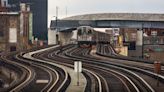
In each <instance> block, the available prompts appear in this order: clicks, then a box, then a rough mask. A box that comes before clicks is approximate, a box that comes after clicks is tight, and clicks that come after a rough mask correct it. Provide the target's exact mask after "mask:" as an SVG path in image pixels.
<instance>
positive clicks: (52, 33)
mask: <svg viewBox="0 0 164 92" xmlns="http://www.w3.org/2000/svg"><path fill="white" fill-rule="evenodd" d="M57 42H58V39H57V31H56V30H51V29H49V30H48V45H54V44H57Z"/></svg>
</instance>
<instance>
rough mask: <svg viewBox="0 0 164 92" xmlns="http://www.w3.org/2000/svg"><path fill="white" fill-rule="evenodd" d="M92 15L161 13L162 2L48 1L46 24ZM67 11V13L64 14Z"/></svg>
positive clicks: (162, 8)
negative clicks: (56, 17)
mask: <svg viewBox="0 0 164 92" xmlns="http://www.w3.org/2000/svg"><path fill="white" fill-rule="evenodd" d="M56 7H58V17H59V19H62V18H64V17H69V16H74V15H81V14H92V13H163V14H164V0H48V22H50V20H54V19H55V17H54V16H56ZM66 11H67V13H66Z"/></svg>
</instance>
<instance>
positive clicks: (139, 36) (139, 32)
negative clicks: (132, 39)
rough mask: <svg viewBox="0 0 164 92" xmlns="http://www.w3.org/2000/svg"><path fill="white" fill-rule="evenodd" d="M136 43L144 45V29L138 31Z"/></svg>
mask: <svg viewBox="0 0 164 92" xmlns="http://www.w3.org/2000/svg"><path fill="white" fill-rule="evenodd" d="M136 45H137V46H142V45H143V31H142V30H138V31H137V41H136Z"/></svg>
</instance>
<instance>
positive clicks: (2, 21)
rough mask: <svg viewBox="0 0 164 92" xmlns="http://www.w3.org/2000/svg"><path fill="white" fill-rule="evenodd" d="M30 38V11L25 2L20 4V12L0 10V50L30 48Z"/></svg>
mask: <svg viewBox="0 0 164 92" xmlns="http://www.w3.org/2000/svg"><path fill="white" fill-rule="evenodd" d="M6 9H7V8H6ZM1 10H2V9H1ZM31 40H32V13H31V12H30V9H29V7H28V6H27V5H26V4H21V11H20V12H19V11H18V12H8V11H6V10H4V9H3V10H2V11H0V51H17V50H23V49H27V48H30V45H31V44H30V42H31Z"/></svg>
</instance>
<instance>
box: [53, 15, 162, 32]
mask: <svg viewBox="0 0 164 92" xmlns="http://www.w3.org/2000/svg"><path fill="white" fill-rule="evenodd" d="M78 26H92V27H97V28H160V29H164V14H145V13H100V14H86V15H78V16H72V17H68V18H64V19H61V20H57V21H56V20H52V21H51V26H50V27H51V28H58V29H62V28H76V27H78ZM59 31H60V30H59ZM65 31H66V30H65Z"/></svg>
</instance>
